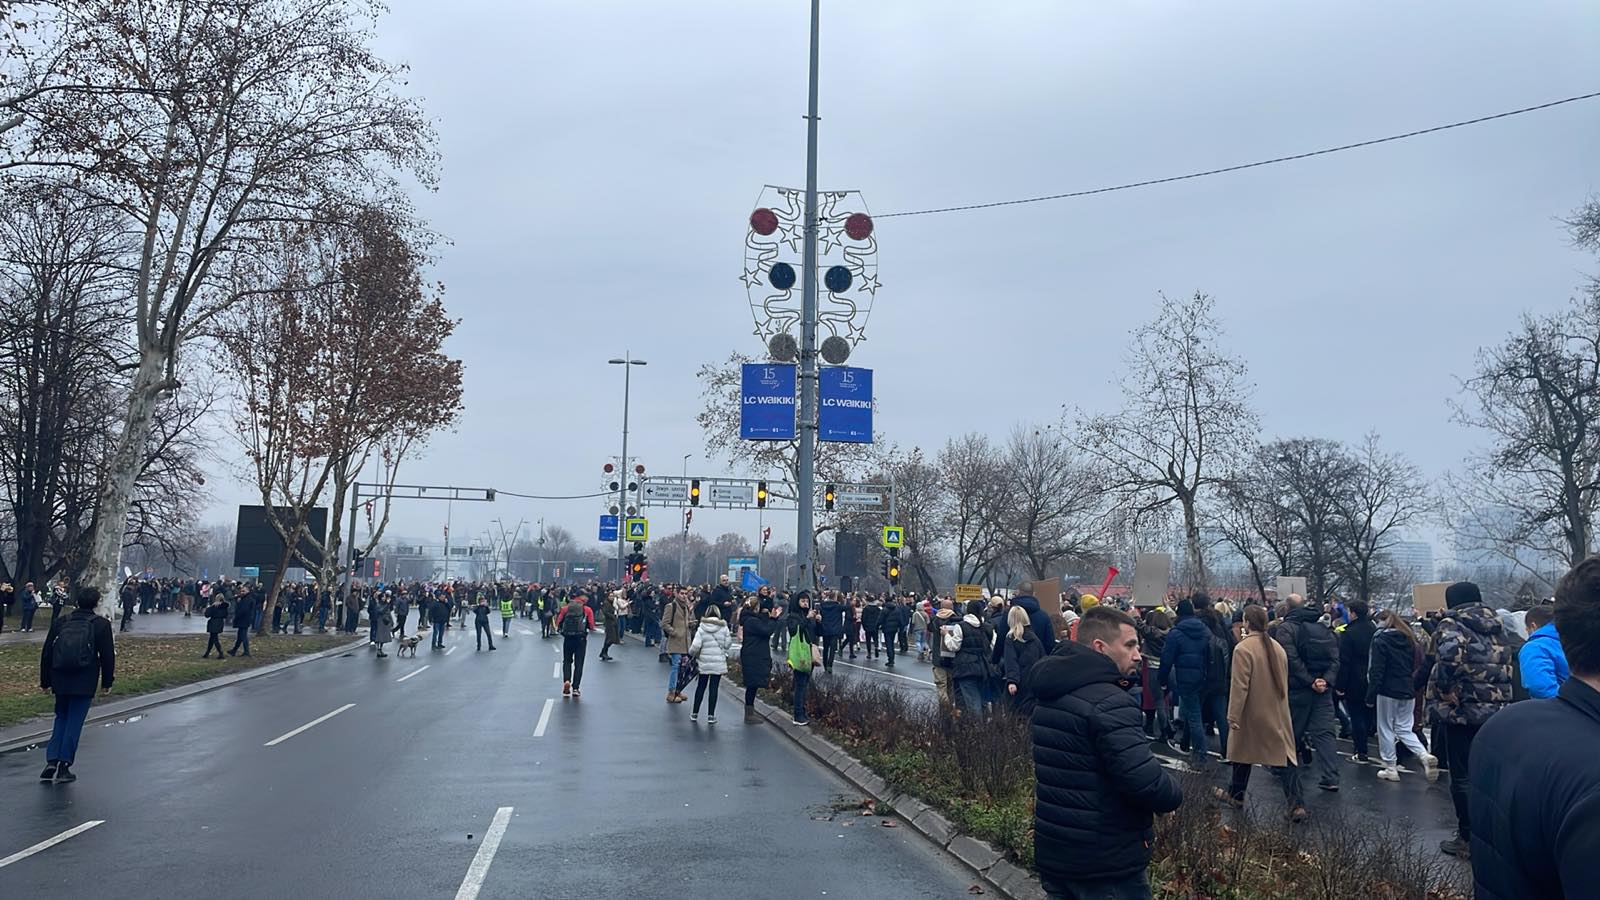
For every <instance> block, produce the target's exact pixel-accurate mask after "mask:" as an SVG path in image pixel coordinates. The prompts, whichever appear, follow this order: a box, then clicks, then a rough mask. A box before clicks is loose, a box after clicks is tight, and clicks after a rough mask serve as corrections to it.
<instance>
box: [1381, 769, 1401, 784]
mask: <svg viewBox="0 0 1600 900" xmlns="http://www.w3.org/2000/svg"><path fill="white" fill-rule="evenodd" d="M1378 777H1379V778H1382V779H1383V780H1384V781H1399V780H1400V770H1399V769H1396V768H1394V767H1393V766H1385V767H1384V768H1382V769H1379V770H1378Z"/></svg>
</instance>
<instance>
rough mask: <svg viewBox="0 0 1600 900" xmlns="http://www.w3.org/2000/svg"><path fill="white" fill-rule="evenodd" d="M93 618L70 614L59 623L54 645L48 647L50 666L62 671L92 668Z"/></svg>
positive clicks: (93, 648) (93, 652) (93, 649)
mask: <svg viewBox="0 0 1600 900" xmlns="http://www.w3.org/2000/svg"><path fill="white" fill-rule="evenodd" d="M94 663H95V647H94V619H93V618H80V617H78V616H70V617H68V618H67V620H66V621H65V622H63V623H61V631H60V632H59V633H57V634H56V642H55V646H53V647H52V648H51V649H50V668H52V669H56V670H58V671H62V672H81V671H83V670H84V669H92V668H94Z"/></svg>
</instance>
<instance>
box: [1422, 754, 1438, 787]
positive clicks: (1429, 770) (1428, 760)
mask: <svg viewBox="0 0 1600 900" xmlns="http://www.w3.org/2000/svg"><path fill="white" fill-rule="evenodd" d="M1422 775H1423V777H1425V778H1427V779H1428V783H1430V784H1431V783H1433V782H1435V781H1438V780H1439V757H1437V756H1434V755H1433V754H1432V753H1429V754H1427V755H1425V756H1423V757H1422Z"/></svg>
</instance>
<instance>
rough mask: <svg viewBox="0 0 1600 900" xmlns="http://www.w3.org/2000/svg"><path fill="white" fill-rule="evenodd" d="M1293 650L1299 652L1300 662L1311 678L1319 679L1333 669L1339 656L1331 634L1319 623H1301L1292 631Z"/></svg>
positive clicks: (1337, 646) (1337, 645)
mask: <svg viewBox="0 0 1600 900" xmlns="http://www.w3.org/2000/svg"><path fill="white" fill-rule="evenodd" d="M1294 648H1295V649H1296V650H1298V651H1300V661H1301V662H1303V663H1305V666H1306V671H1307V672H1310V673H1311V677H1312V678H1321V677H1322V676H1323V675H1325V674H1327V671H1328V670H1329V669H1330V668H1332V667H1333V661H1334V660H1335V659H1337V658H1338V656H1339V644H1338V642H1337V641H1335V640H1334V637H1333V632H1332V631H1330V630H1329V629H1328V627H1327V626H1326V625H1323V624H1322V623H1321V622H1301V623H1300V625H1299V627H1298V628H1296V629H1295V630H1294Z"/></svg>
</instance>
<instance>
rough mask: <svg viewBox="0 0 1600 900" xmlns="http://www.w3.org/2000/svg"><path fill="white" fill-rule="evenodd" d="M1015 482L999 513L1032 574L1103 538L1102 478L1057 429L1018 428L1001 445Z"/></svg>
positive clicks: (1012, 548)
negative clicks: (1009, 438) (1005, 443)
mask: <svg viewBox="0 0 1600 900" xmlns="http://www.w3.org/2000/svg"><path fill="white" fill-rule="evenodd" d="M1005 462H1006V472H1007V475H1008V476H1009V477H1010V479H1011V481H1012V484H1013V486H1014V493H1013V495H1012V497H1011V508H1010V509H1007V510H1006V511H1005V512H1004V514H1003V516H1002V517H1001V520H1000V522H1001V525H1000V527H1001V529H1002V531H1003V532H1004V534H1005V538H1006V547H1007V549H1008V551H1009V553H1010V555H1012V556H1015V557H1016V559H1017V560H1018V561H1019V562H1020V563H1021V565H1022V567H1023V568H1024V569H1025V570H1026V572H1027V574H1028V575H1030V576H1032V577H1033V578H1048V577H1050V570H1051V569H1052V568H1054V567H1055V566H1056V564H1057V563H1060V562H1062V561H1064V560H1068V559H1072V558H1074V557H1077V556H1081V555H1084V554H1087V553H1090V552H1092V551H1093V550H1094V549H1095V548H1096V547H1097V546H1098V544H1099V542H1100V539H1101V537H1102V529H1103V527H1104V522H1103V521H1102V520H1101V517H1102V515H1103V514H1104V510H1103V509H1102V507H1101V501H1102V498H1103V497H1104V480H1103V478H1102V476H1101V474H1100V473H1099V472H1097V471H1095V469H1094V468H1093V467H1092V466H1091V465H1090V464H1089V463H1088V462H1087V461H1086V460H1084V459H1083V458H1082V457H1081V456H1080V455H1079V453H1078V450H1077V445H1076V443H1075V442H1074V441H1071V440H1069V439H1068V438H1067V437H1066V435H1063V434H1061V433H1060V431H1058V430H1056V429H1043V430H1041V429H1030V428H1025V427H1018V428H1017V429H1015V430H1014V431H1012V433H1011V441H1010V443H1009V444H1007V446H1006V456H1005Z"/></svg>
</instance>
